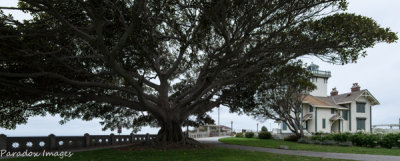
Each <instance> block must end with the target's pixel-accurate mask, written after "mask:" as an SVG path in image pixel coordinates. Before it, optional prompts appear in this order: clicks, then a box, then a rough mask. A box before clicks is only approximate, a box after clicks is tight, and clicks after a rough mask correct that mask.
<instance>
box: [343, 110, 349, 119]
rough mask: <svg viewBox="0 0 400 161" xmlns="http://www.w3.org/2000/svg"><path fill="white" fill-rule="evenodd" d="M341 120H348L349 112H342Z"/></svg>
mask: <svg viewBox="0 0 400 161" xmlns="http://www.w3.org/2000/svg"><path fill="white" fill-rule="evenodd" d="M343 119H344V120H348V119H349V111H347V110H343Z"/></svg>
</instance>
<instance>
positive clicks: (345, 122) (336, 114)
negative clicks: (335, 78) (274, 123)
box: [281, 64, 379, 133]
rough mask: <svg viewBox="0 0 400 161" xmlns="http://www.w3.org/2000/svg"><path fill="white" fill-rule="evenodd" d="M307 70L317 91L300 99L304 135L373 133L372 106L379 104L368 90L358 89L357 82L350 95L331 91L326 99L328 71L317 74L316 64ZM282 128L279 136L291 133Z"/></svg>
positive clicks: (334, 90) (287, 129) (284, 127)
mask: <svg viewBox="0 0 400 161" xmlns="http://www.w3.org/2000/svg"><path fill="white" fill-rule="evenodd" d="M309 70H310V71H311V73H313V77H312V78H311V81H312V82H313V83H314V84H315V85H316V86H317V89H315V90H314V91H312V92H310V93H309V94H308V95H306V96H305V97H304V100H303V104H302V114H301V119H302V126H303V128H304V130H305V132H306V133H307V132H308V133H315V132H324V133H331V132H357V131H365V132H371V131H372V125H371V123H372V106H374V105H379V102H378V100H377V99H376V98H375V97H374V96H373V95H372V94H371V93H370V92H369V91H368V90H367V89H363V90H361V88H360V86H359V85H358V83H353V86H352V87H351V88H350V92H348V93H342V94H339V92H338V91H337V89H336V88H333V89H332V91H331V92H330V95H329V96H327V84H328V78H329V77H330V76H331V74H330V72H329V71H320V70H319V67H318V66H317V65H315V64H311V65H310V67H309ZM281 129H282V133H291V131H290V130H289V128H288V127H287V125H286V124H285V123H284V122H282V125H281Z"/></svg>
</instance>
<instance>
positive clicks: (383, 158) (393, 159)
mask: <svg viewBox="0 0 400 161" xmlns="http://www.w3.org/2000/svg"><path fill="white" fill-rule="evenodd" d="M220 138H222V137H209V138H199V139H196V140H198V141H199V142H202V143H205V144H212V145H215V146H218V147H224V148H231V149H239V150H249V151H259V152H268V153H276V154H286V155H300V156H309V157H320V158H333V159H347V160H371V161H400V156H389V155H370V154H349V153H331V152H312V151H303V150H283V149H274V148H263V147H251V146H243V145H233V144H225V143H222V142H219V141H218V139H220ZM289 148H290V147H289Z"/></svg>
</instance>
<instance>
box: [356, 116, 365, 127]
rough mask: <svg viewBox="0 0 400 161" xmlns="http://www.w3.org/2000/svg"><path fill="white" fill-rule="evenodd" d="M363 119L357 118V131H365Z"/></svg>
mask: <svg viewBox="0 0 400 161" xmlns="http://www.w3.org/2000/svg"><path fill="white" fill-rule="evenodd" d="M365 120H366V119H365V118H357V130H365Z"/></svg>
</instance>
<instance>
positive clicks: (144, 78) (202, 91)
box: [0, 0, 397, 143]
mask: <svg viewBox="0 0 400 161" xmlns="http://www.w3.org/2000/svg"><path fill="white" fill-rule="evenodd" d="M345 6H346V2H345V1H344V0H295V1H285V0H271V1H241V0H217V1H214V0H210V1H204V0H190V1H186V0H185V1H181V0H167V1H141V0H136V1H133V0H132V1H128V0H104V1H98V0H67V1H56V0H50V1H49V0H20V4H19V7H17V8H13V7H2V9H17V10H23V11H24V12H27V13H30V14H31V15H32V16H33V19H32V20H28V21H24V22H19V21H16V20H14V19H13V18H12V17H11V16H7V15H4V14H1V16H0V31H1V35H0V48H1V50H0V98H1V100H2V101H1V102H0V107H1V109H0V126H1V127H5V128H15V126H16V125H17V124H20V123H25V122H26V119H27V118H28V117H29V116H34V115H45V114H46V113H50V114H60V116H61V117H63V118H64V121H68V120H70V119H76V118H80V119H83V120H91V119H94V118H100V119H102V120H104V122H103V124H104V126H105V128H114V127H116V126H123V127H127V128H132V127H137V126H144V125H154V126H160V127H161V130H160V131H159V140H160V141H163V142H170V143H172V142H182V141H184V140H185V139H184V137H183V134H182V130H181V126H182V124H183V122H184V121H185V120H187V118H189V117H190V116H198V115H203V114H204V113H205V112H207V111H210V110H211V109H213V108H214V107H217V106H219V105H226V106H228V107H231V108H232V110H233V111H235V110H236V111H238V110H239V109H250V108H251V107H252V106H253V107H255V106H254V105H256V103H255V102H254V99H253V95H254V94H255V93H257V89H258V88H261V87H262V88H264V87H266V88H277V87H278V86H279V83H277V82H282V80H279V79H286V78H285V77H283V76H281V77H279V76H280V75H287V73H286V72H287V71H285V69H287V68H286V67H287V66H288V67H289V68H290V67H291V66H293V65H292V64H293V63H294V64H296V61H295V60H296V59H297V58H299V57H301V56H306V55H313V56H317V57H319V58H321V59H324V60H326V61H329V62H332V63H349V62H354V61H356V60H357V59H358V57H359V56H365V53H364V52H363V51H364V49H365V48H368V47H372V46H373V45H374V44H375V43H377V42H389V43H390V42H394V41H395V40H397V36H396V35H395V33H393V32H391V31H390V30H389V29H387V28H381V27H380V26H379V25H377V24H376V22H375V21H374V20H372V19H370V18H367V17H364V16H360V15H355V14H348V13H337V11H338V10H340V9H344V8H345ZM277 76H278V77H277ZM261 84H263V85H262V86H261V87H260V85H261Z"/></svg>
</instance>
